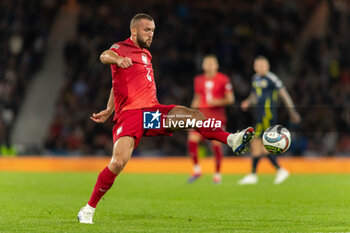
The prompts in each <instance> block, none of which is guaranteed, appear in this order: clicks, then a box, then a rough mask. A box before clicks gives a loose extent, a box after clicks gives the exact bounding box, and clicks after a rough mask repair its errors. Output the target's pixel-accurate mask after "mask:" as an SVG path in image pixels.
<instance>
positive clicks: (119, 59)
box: [78, 14, 254, 224]
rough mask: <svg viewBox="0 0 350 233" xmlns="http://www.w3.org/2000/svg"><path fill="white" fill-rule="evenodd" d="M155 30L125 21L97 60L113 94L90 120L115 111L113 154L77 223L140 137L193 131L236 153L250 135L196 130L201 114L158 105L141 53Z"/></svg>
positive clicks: (139, 19) (139, 18)
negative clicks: (120, 36) (105, 68)
mask: <svg viewBox="0 0 350 233" xmlns="http://www.w3.org/2000/svg"><path fill="white" fill-rule="evenodd" d="M154 30H155V24H154V21H153V18H152V17H151V16H149V15H147V14H137V15H135V16H134V17H133V18H132V20H131V22H130V31H131V37H130V38H128V39H126V40H125V41H121V42H117V43H115V44H114V45H113V46H112V47H111V48H110V49H109V50H106V51H104V52H103V53H102V54H101V56H100V60H101V62H102V63H103V64H105V65H110V66H111V71H112V89H111V92H110V96H109V100H108V103H107V107H106V109H105V110H102V111H101V112H99V113H97V114H95V113H94V114H92V116H91V119H92V120H93V121H95V122H97V123H103V122H105V121H106V120H107V119H108V118H109V116H110V115H111V114H112V113H113V111H114V113H115V116H114V123H115V126H114V127H113V142H114V145H113V154H112V158H111V160H110V162H109V164H108V166H107V167H106V168H104V169H103V170H102V171H101V172H100V174H99V176H98V178H97V181H96V184H95V187H94V189H93V191H92V194H91V197H90V200H89V201H88V203H87V205H86V206H84V207H83V208H82V209H81V210H80V211H79V213H78V220H79V222H80V223H90V224H91V223H93V222H92V218H93V215H94V212H95V208H96V206H97V204H98V202H99V201H100V199H101V198H102V196H103V195H104V194H105V193H106V192H107V191H108V190H109V189H110V188H111V187H112V185H113V183H114V180H115V178H116V177H117V175H118V174H119V173H120V172H121V171H122V170H123V168H124V166H125V165H126V163H127V162H128V161H129V159H130V157H131V154H132V152H133V150H134V148H135V147H136V146H137V144H138V143H139V141H140V139H141V137H142V136H156V135H172V133H173V132H174V131H175V130H178V129H180V128H195V129H196V130H197V131H198V132H199V133H200V134H201V135H203V136H204V137H205V138H207V139H215V140H217V141H220V142H222V143H225V144H227V145H228V146H230V147H231V148H232V150H233V152H234V153H236V154H240V153H242V152H243V151H244V150H245V148H246V147H247V145H248V144H249V142H250V140H251V139H252V137H253V135H254V129H253V128H252V127H248V128H246V129H244V130H242V131H240V132H238V133H235V134H230V133H227V132H225V131H224V130H223V129H222V128H220V127H214V126H212V125H209V126H208V127H207V128H205V127H200V126H203V125H205V123H208V122H209V121H206V118H205V117H204V115H203V114H202V113H201V112H200V111H198V110H193V109H190V108H186V107H183V106H178V105H161V104H159V103H158V100H157V97H156V85H155V82H154V76H153V68H152V63H151V61H152V56H151V54H150V52H149V51H148V50H147V49H146V48H149V47H150V45H151V43H152V39H153V34H154ZM170 116H173V117H170ZM185 121H186V122H188V121H191V122H196V124H195V127H186V126H185V125H183V124H181V123H183V122H185ZM174 122H175V123H176V124H175V123H174ZM203 122H204V123H203ZM161 123H163V124H161ZM197 123H198V124H197ZM169 125H170V126H169ZM207 125H208V124H207Z"/></svg>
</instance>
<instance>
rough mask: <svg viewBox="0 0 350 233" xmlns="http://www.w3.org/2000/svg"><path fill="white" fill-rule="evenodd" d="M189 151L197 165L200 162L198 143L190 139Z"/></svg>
mask: <svg viewBox="0 0 350 233" xmlns="http://www.w3.org/2000/svg"><path fill="white" fill-rule="evenodd" d="M188 151H189V153H190V156H191V158H192V161H193V163H194V164H195V165H197V164H198V143H197V142H194V141H188Z"/></svg>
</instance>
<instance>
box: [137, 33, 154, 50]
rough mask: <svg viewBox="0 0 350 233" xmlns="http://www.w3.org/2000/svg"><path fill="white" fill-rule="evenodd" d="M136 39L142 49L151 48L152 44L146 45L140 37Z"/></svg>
mask: <svg viewBox="0 0 350 233" xmlns="http://www.w3.org/2000/svg"><path fill="white" fill-rule="evenodd" d="M136 39H137V43H138V44H139V45H140V47H141V48H142V49H144V48H149V47H150V46H151V43H150V44H147V43H146V41H147V40H146V41H143V40H142V39H141V38H140V37H138V36H137V37H136Z"/></svg>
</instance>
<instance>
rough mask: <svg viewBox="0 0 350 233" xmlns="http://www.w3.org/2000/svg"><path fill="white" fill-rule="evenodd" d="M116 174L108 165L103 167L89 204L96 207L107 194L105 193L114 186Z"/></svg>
mask: <svg viewBox="0 0 350 233" xmlns="http://www.w3.org/2000/svg"><path fill="white" fill-rule="evenodd" d="M116 177H117V175H116V174H114V173H113V172H111V170H109V168H108V167H106V168H105V169H103V171H101V172H100V174H99V175H98V178H97V181H96V184H95V187H94V191H92V194H91V197H90V200H89V202H88V204H89V206H91V207H94V208H96V206H97V203H98V202H99V201H100V199H101V198H102V197H103V195H105V193H106V192H107V191H108V190H109V189H110V188H111V187H112V185H113V183H114V180H115V178H116Z"/></svg>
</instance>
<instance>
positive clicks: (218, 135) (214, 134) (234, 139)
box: [167, 106, 254, 155]
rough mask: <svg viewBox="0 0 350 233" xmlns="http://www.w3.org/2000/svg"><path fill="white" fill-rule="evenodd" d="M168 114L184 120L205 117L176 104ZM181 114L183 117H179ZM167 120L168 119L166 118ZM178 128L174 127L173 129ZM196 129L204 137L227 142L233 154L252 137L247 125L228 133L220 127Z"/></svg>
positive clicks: (244, 147)
mask: <svg viewBox="0 0 350 233" xmlns="http://www.w3.org/2000/svg"><path fill="white" fill-rule="evenodd" d="M168 115H176V116H180V117H178V118H177V120H182V121H186V120H187V119H190V120H192V119H195V120H197V121H198V120H200V121H205V120H206V117H205V116H204V115H203V114H202V113H201V112H200V111H198V110H193V109H190V108H186V107H183V106H176V107H174V108H173V109H172V110H170V111H169V113H168ZM181 116H183V117H181ZM167 120H168V119H167ZM176 129H179V128H175V129H174V130H176ZM196 130H197V131H198V132H199V133H200V134H201V135H202V136H203V137H205V138H206V139H211V140H217V141H219V142H222V143H224V144H227V145H228V146H229V147H231V148H232V151H233V153H234V154H238V155H239V154H242V153H243V152H244V151H245V150H246V148H247V146H248V144H249V142H250V140H251V139H252V138H253V137H254V129H253V127H248V128H246V129H244V130H242V131H240V132H237V133H233V134H230V133H228V132H225V131H224V130H223V129H222V128H214V127H208V128H204V127H202V128H196Z"/></svg>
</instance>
